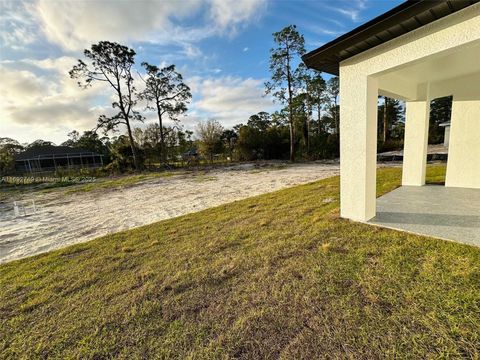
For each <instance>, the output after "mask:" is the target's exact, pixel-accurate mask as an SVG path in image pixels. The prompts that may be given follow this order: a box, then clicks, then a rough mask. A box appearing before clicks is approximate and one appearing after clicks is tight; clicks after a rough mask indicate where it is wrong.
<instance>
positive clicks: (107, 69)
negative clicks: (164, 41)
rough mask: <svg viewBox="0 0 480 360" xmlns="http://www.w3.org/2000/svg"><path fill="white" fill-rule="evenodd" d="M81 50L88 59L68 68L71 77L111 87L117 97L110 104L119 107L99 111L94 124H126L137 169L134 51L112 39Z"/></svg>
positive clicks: (110, 127)
mask: <svg viewBox="0 0 480 360" xmlns="http://www.w3.org/2000/svg"><path fill="white" fill-rule="evenodd" d="M83 54H84V55H85V58H86V61H87V62H84V61H83V60H78V64H77V65H75V66H74V67H73V68H72V70H70V72H69V74H70V77H71V78H72V79H78V85H79V86H80V87H82V88H87V87H89V86H91V85H92V83H95V82H102V83H106V84H108V85H109V86H110V87H111V88H112V89H113V90H114V93H115V96H116V101H114V102H113V103H112V107H113V108H114V109H118V113H117V114H115V115H114V116H111V117H107V116H106V115H101V116H100V117H99V119H98V124H97V128H102V129H104V130H105V132H107V131H110V130H116V129H117V128H118V126H119V125H125V126H126V127H127V133H128V139H129V143H130V147H131V150H132V156H133V162H134V166H135V168H136V169H137V170H138V169H139V168H140V162H139V157H138V153H137V149H136V146H135V142H134V139H133V134H132V126H131V122H132V121H133V120H139V121H143V118H142V117H141V115H140V114H139V113H138V112H137V111H135V110H134V107H135V105H136V103H137V101H136V97H135V87H134V85H133V76H132V68H133V65H134V63H135V51H134V50H132V49H129V48H128V47H126V46H123V45H120V44H118V43H115V42H109V41H100V42H99V43H98V44H93V45H92V47H91V50H88V49H85V51H84V52H83Z"/></svg>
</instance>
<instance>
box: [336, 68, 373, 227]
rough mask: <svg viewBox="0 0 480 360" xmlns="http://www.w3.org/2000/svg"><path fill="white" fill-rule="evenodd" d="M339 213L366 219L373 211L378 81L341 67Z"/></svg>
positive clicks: (354, 218)
mask: <svg viewBox="0 0 480 360" xmlns="http://www.w3.org/2000/svg"><path fill="white" fill-rule="evenodd" d="M340 101H341V106H340V179H341V180H340V212H341V216H342V217H344V218H348V219H352V220H357V221H368V220H370V219H371V218H372V217H374V216H375V213H376V208H375V207H376V171H377V101H378V81H377V79H375V78H372V77H368V76H366V75H364V74H363V75H362V74H359V72H358V71H356V69H355V67H347V68H346V69H345V68H342V67H340Z"/></svg>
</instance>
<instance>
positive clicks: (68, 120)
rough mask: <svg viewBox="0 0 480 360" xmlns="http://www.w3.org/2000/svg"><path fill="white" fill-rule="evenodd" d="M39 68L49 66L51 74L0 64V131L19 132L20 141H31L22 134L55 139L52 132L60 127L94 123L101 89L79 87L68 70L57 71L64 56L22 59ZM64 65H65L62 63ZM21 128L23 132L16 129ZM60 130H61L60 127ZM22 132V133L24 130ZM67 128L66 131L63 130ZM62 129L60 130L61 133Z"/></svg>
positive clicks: (58, 131)
mask: <svg viewBox="0 0 480 360" xmlns="http://www.w3.org/2000/svg"><path fill="white" fill-rule="evenodd" d="M22 62H24V63H29V64H32V65H35V66H37V67H39V68H43V69H52V70H53V71H54V75H52V74H45V75H38V74H37V73H35V72H33V71H27V70H18V69H15V68H12V67H7V66H4V65H0V78H1V79H2V82H1V83H0V97H1V98H2V105H1V106H0V117H1V119H2V123H5V124H6V126H2V133H3V132H5V133H6V132H12V133H13V135H11V136H12V137H13V136H14V135H15V134H19V140H20V141H31V140H33V139H32V138H29V139H27V138H26V136H32V135H31V134H32V133H34V134H35V135H34V136H35V138H44V139H47V140H54V141H56V142H58V141H59V139H58V138H53V137H52V134H54V133H60V132H61V131H60V130H61V129H68V130H69V131H71V130H73V129H77V130H80V131H82V130H88V129H91V128H93V127H94V126H95V124H96V120H97V118H98V116H99V115H100V114H102V113H103V111H102V110H103V109H101V108H98V107H96V106H95V105H94V104H95V102H96V101H98V100H99V99H101V98H102V94H103V93H104V89H103V88H102V87H96V88H92V89H88V90H82V89H80V88H79V87H78V86H77V85H76V83H75V81H74V80H71V79H70V78H69V77H68V74H66V73H63V72H62V71H59V70H58V69H60V68H62V66H61V65H58V66H56V65H54V64H56V63H58V64H65V63H66V62H67V59H64V58H60V59H55V60H51V59H49V60H41V61H34V60H28V61H27V60H23V61H22ZM65 66H66V65H65ZM21 129H23V132H24V133H22V131H20V130H21ZM62 131H63V130H62ZM25 132H26V133H25ZM67 132H68V131H67ZM65 135H66V132H63V137H65Z"/></svg>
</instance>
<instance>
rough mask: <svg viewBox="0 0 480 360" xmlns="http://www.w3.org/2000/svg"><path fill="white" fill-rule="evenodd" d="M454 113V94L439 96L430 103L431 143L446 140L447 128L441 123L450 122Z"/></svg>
mask: <svg viewBox="0 0 480 360" xmlns="http://www.w3.org/2000/svg"><path fill="white" fill-rule="evenodd" d="M451 115H452V96H445V97H441V98H437V99H434V100H432V101H431V103H430V126H429V130H428V141H429V143H430V144H439V143H442V142H443V140H444V135H445V130H444V128H443V127H440V126H439V125H440V124H441V123H443V122H449V121H450V118H451Z"/></svg>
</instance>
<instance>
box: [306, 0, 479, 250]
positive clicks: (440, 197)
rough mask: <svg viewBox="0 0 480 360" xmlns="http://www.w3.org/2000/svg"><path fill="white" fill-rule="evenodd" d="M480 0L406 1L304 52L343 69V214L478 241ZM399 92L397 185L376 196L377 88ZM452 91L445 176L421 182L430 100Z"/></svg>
mask: <svg viewBox="0 0 480 360" xmlns="http://www.w3.org/2000/svg"><path fill="white" fill-rule="evenodd" d="M479 59H480V4H479V2H478V0H469V1H463V0H458V1H425V0H417V1H407V2H405V3H403V4H401V5H399V6H397V7H396V8H394V9H392V10H390V11H389V12H387V13H385V14H383V15H381V16H379V17H377V18H375V19H373V20H371V21H369V22H367V23H366V24H364V25H362V26H360V27H359V28H357V29H354V30H352V31H351V32H349V33H347V34H345V35H343V36H341V37H339V38H337V39H335V40H333V41H332V42H330V43H328V44H326V45H324V46H322V47H321V48H319V49H317V50H315V51H312V52H311V53H309V54H307V55H305V56H304V61H305V63H306V64H307V66H309V67H311V68H315V69H317V70H320V71H325V72H329V73H331V74H335V75H339V76H340V166H341V199H340V200H341V216H342V217H344V218H348V219H352V220H356V221H362V222H369V223H372V224H376V225H381V226H386V227H391V228H395V229H400V230H406V231H411V232H415V233H419V234H423V235H430V236H434V237H439V238H444V239H450V240H456V241H462V242H467V243H471V244H476V245H480V224H479V219H480V61H479ZM379 95H384V96H388V97H390V98H395V99H400V100H403V101H405V107H406V116H405V139H404V158H403V172H402V185H403V186H402V187H401V188H399V189H397V190H395V191H393V192H391V193H389V194H387V195H384V196H383V197H381V198H379V199H378V201H377V198H376V156H377V151H376V147H377V103H378V100H377V99H378V96H379ZM443 96H453V102H452V113H451V129H450V139H449V140H450V141H449V154H448V163H447V173H446V181H445V186H444V187H443V186H424V185H425V174H426V163H427V146H428V129H429V112H430V111H429V110H430V109H429V107H430V101H431V100H433V99H435V98H439V97H443Z"/></svg>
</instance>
